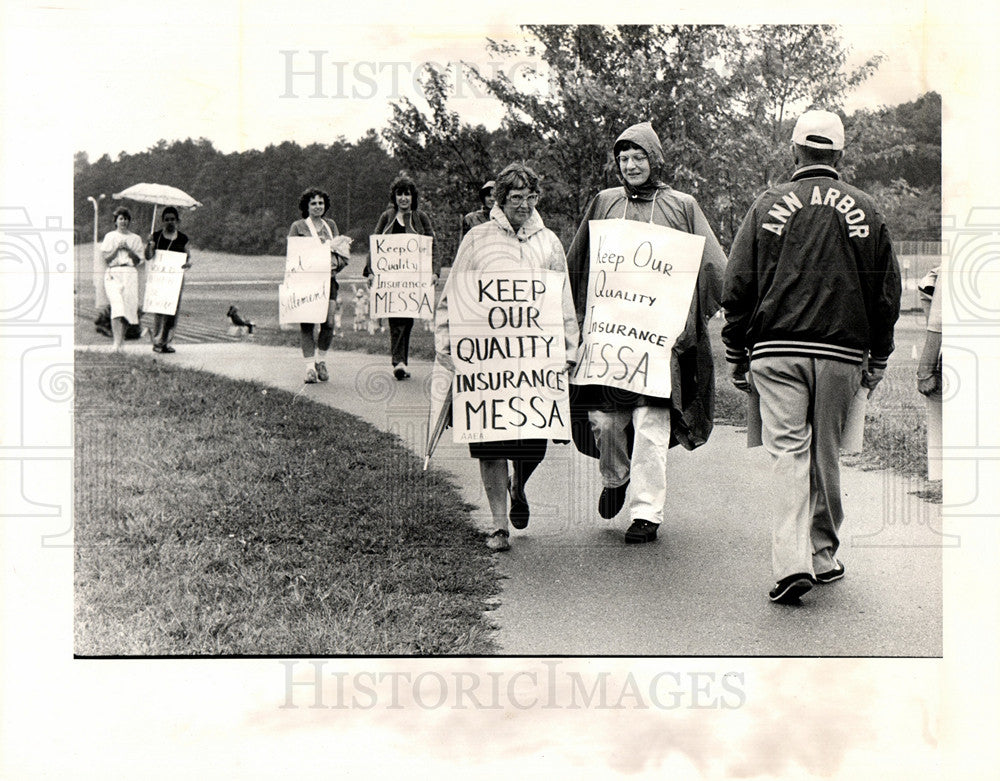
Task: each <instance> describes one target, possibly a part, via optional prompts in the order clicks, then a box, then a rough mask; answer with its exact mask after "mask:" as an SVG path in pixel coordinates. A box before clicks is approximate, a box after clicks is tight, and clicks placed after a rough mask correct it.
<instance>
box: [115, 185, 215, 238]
mask: <svg viewBox="0 0 1000 781" xmlns="http://www.w3.org/2000/svg"><path fill="white" fill-rule="evenodd" d="M111 197H112V198H117V199H118V200H121V199H126V200H130V201H138V202H139V203H151V204H153V224H152V226H151V227H150V229H149V230H150V232H152V231H153V228H155V227H156V209H157V207H159V206H180V207H182V208H184V209H193V208H194V207H196V206H201V203H199V202H198V201H196V200H195V199H194V198H192V197H191V196H190V195H188V194H187V193H186V192H184V191H183V190H181V189H179V188H177V187H171V186H170V185H167V184H153V183H151V182H140V183H139V184H133V185H132V186H131V187H126V188H125V189H124V190H122V191H121V192H120V193H114V194H113V195H112V196H111Z"/></svg>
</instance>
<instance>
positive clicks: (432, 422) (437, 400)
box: [424, 360, 455, 471]
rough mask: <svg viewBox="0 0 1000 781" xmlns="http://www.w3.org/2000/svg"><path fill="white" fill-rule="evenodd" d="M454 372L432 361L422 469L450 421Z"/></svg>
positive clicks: (427, 463) (425, 468)
mask: <svg viewBox="0 0 1000 781" xmlns="http://www.w3.org/2000/svg"><path fill="white" fill-rule="evenodd" d="M454 378H455V372H454V371H452V370H451V369H450V368H448V367H447V366H445V365H444V364H442V363H441V362H440V361H437V360H435V361H434V368H433V369H432V370H431V389H430V390H431V393H430V395H431V407H430V409H429V410H428V413H427V444H426V446H425V447H424V471H427V467H428V465H429V464H430V462H431V455H432V454H433V453H434V448H436V447H437V443H438V442H439V441H440V439H441V435H442V434H443V433H444V430H445V429H446V428H447V427H448V425H449V424H450V423H451V392H452V388H451V386H452V382H453V381H454Z"/></svg>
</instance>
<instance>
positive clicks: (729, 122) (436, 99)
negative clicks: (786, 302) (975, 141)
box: [74, 25, 941, 262]
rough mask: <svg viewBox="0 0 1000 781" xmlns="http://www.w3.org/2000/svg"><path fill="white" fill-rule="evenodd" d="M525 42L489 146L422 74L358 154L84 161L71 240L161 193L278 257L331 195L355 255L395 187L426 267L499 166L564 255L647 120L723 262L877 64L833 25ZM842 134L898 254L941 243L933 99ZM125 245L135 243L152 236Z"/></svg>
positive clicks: (242, 246)
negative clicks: (807, 139)
mask: <svg viewBox="0 0 1000 781" xmlns="http://www.w3.org/2000/svg"><path fill="white" fill-rule="evenodd" d="M523 31H524V33H525V41H526V42H524V43H518V44H512V43H509V42H496V41H490V42H489V43H488V46H489V50H490V53H491V55H493V56H494V57H496V58H498V59H507V60H512V59H514V58H517V59H518V60H519V61H521V62H525V61H527V62H534V63H536V64H537V65H536V66H535V67H534V69H528V70H527V71H525V70H524V69H523V68H522V69H521V74H522V77H523V78H521V79H519V80H518V82H517V83H514V82H512V81H511V80H510V79H509V78H507V77H506V76H505V75H504V73H503V71H502V69H501V70H500V71H498V72H496V73H492V72H491V73H490V74H489V75H479V74H474V78H475V79H476V80H477V83H478V85H479V87H480V88H481V89H482V90H483V91H484V92H485V93H487V94H489V95H491V96H492V97H494V98H496V99H497V100H499V101H500V102H501V103H502V104H503V105H504V106H505V107H506V115H505V117H504V119H503V121H502V122H501V125H500V127H499V128H497V129H496V130H488V129H487V128H485V127H484V126H482V125H470V124H469V123H467V122H464V121H463V120H462V119H461V117H460V116H459V115H458V114H457V112H455V111H453V110H451V109H450V108H449V105H448V102H449V98H450V96H451V90H452V85H451V84H450V83H449V80H448V76H447V73H446V72H445V71H434V70H430V71H428V72H427V74H426V77H425V81H424V84H423V94H424V97H425V99H426V104H427V105H426V107H421V106H418V105H416V104H415V103H414V102H412V101H410V100H408V99H405V98H404V99H402V100H399V101H397V102H396V103H394V104H393V107H392V117H391V118H390V120H389V122H388V124H387V126H386V127H385V128H384V129H383V130H382V132H381V133H377V132H376V131H375V130H369V131H368V133H367V134H365V135H364V136H363V137H362V138H360V139H359V140H357V141H354V142H349V141H347V140H346V139H344V138H338V139H336V140H335V141H333V142H332V143H331V144H311V145H308V146H305V147H302V146H300V145H298V144H296V143H294V142H291V141H286V142H284V143H281V144H278V145H272V146H269V147H267V148H266V149H264V150H263V151H258V150H249V151H245V152H238V153H230V154H224V153H221V152H219V151H218V150H216V149H214V147H213V146H212V144H211V142H210V141H208V140H206V139H199V140H197V141H194V140H191V139H188V140H186V141H176V142H173V143H167V142H166V141H160V142H159V143H158V144H156V145H155V146H153V147H152V148H150V149H149V150H147V151H145V152H142V153H139V154H132V155H127V154H124V153H123V154H121V155H119V157H118V159H117V160H112V159H111V158H110V157H109V156H107V155H105V156H103V157H101V158H100V159H98V160H96V161H94V162H90V161H89V160H88V159H87V156H86V155H85V154H83V153H78V154H77V156H76V160H75V167H74V193H75V196H74V197H75V208H76V212H75V214H76V223H77V229H78V231H80V235H82V236H89V235H90V232H91V230H92V228H91V225H92V214H93V212H92V209H91V207H90V205H89V203H88V202H87V196H88V195H94V196H96V195H97V194H98V193H108V194H110V193H112V192H116V191H118V190H121V189H124V188H125V187H127V186H129V185H131V184H134V183H136V182H139V181H156V182H160V183H163V184H170V185H174V186H177V187H180V188H181V189H183V190H185V191H187V192H189V193H190V194H191V195H193V196H194V197H195V198H197V199H198V200H199V201H201V202H202V203H203V204H204V205H203V206H202V207H201V208H198V209H196V210H194V211H192V212H190V213H185V214H184V217H183V222H184V229H185V231H187V232H189V233H190V234H191V235H192V236H193V237H195V239H194V240H195V243H196V244H197V246H199V247H203V248H206V249H215V250H220V251H227V252H233V253H239V254H283V253H284V238H285V235H286V234H287V230H288V226H289V224H290V223H291V222H292V221H293V220H294V219H296V218H298V216H299V214H298V208H297V203H298V196H299V193H300V192H301V191H302V190H303V189H304V188H305V187H307V186H310V185H314V184H315V185H317V186H320V187H323V188H324V189H327V190H328V191H329V192H330V195H331V197H332V201H333V204H332V209H331V212H330V216H332V217H333V219H334V220H336V222H337V224H338V226H339V227H340V229H341V231H342V232H344V233H347V234H349V235H351V236H352V237H354V238H355V240H356V241H357V240H360V241H361V244H360V246H364V245H365V243H366V238H365V237H366V236H367V235H368V233H369V232H370V231H371V230H372V229H373V228H374V226H375V223H376V221H377V219H378V215H379V214H380V213H381V211H382V210H383V209H384V208H385V207H386V206H387V196H388V188H389V184H390V182H391V181H392V179H393V178H394V177H395V176H396V175H397V174H398V173H399V172H400V170H406V171H407V172H408V173H410V174H411V175H412V176H413V178H414V179H415V180H416V182H417V185H418V187H419V189H420V192H421V203H420V205H421V208H424V209H426V210H427V212H428V213H429V214H430V216H431V218H432V220H433V221H434V225H435V229H436V232H437V240H436V251H437V252H439V253H442V256H443V257H445V258H447V257H448V256H450V255H453V253H454V251H455V249H456V248H457V244H458V241H459V240H460V228H459V225H460V218H461V215H462V214H464V213H465V212H467V211H469V210H471V209H473V208H476V207H477V206H478V201H477V195H476V194H477V190H478V188H479V186H480V185H481V184H482V183H483V182H484V181H486V180H488V179H491V178H493V177H494V176H495V175H496V172H497V171H498V170H499V169H500V168H501V167H502V166H503V165H505V164H506V163H508V162H511V161H512V160H525V161H527V162H529V163H530V164H531V165H533V166H534V167H535V168H536V170H538V171H539V173H540V174H542V176H543V201H542V202H541V203H540V204H539V211H540V212H541V213H542V215H543V217H544V219H545V221H546V224H548V225H549V226H550V227H551V228H553V229H554V230H555V231H556V232H557V233H558V234H559V235H560V237H561V238H562V239H563V240H564V241H565V242H568V241H569V240H570V239H571V238H572V234H573V232H574V230H575V228H576V226H577V223H578V221H579V218H580V215H581V214H582V213H583V211H584V209H585V207H586V204H587V201H588V200H589V198H590V197H591V196H592V195H593V194H594V193H595V192H596V191H597V190H599V189H601V188H602V187H607V186H613V185H615V184H617V183H618V182H617V179H616V177H615V169H614V162H613V160H612V159H611V155H610V150H611V145H612V144H613V142H614V139H615V138H616V137H617V136H618V134H619V133H620V132H621V131H622V130H623V129H624V128H625V127H627V126H628V125H631V124H634V123H635V122H640V121H643V120H650V121H652V123H653V127H654V128H655V129H656V130H657V132H658V134H659V135H660V138H661V141H662V142H663V147H664V153H665V156H666V171H667V172H668V174H669V175H670V177H671V178H670V182H669V183H670V184H671V185H672V186H674V187H676V188H677V189H679V190H684V191H686V192H689V193H691V194H693V195H695V197H697V199H698V201H699V203H700V204H701V205H702V207H703V209H704V210H705V212H706V214H707V216H708V218H709V220H710V221H711V223H712V225H713V227H714V229H715V231H716V233H717V235H718V236H719V239H720V241H721V242H722V243H723V246H725V247H728V245H729V243H730V242H731V240H732V237H733V235H734V233H735V231H736V228H737V227H738V226H739V223H740V220H741V219H742V217H743V215H744V214H745V213H746V211H747V209H748V208H749V206H750V204H751V203H752V202H753V199H754V198H755V197H756V196H757V195H758V194H759V193H760V192H761V191H762V190H763V189H764V188H765V187H767V186H768V185H769V184H771V183H774V182H777V181H781V180H783V179H786V178H787V177H788V175H789V174H790V173H791V171H792V168H793V162H792V157H791V153H790V150H789V138H790V136H791V128H792V125H793V124H794V121H795V118H796V117H797V115H798V113H800V112H801V111H802V110H804V109H805V108H808V107H811V106H815V107H824V108H831V109H834V110H841V113H842V114H843V111H842V107H843V104H844V100H845V99H846V98H847V97H848V95H849V94H850V93H851V91H852V90H854V89H855V88H857V87H858V86H859V85H860V84H862V83H863V82H864V81H865V79H867V78H868V77H869V76H870V75H871V74H872V73H874V71H875V70H876V69H877V68H878V66H879V63H880V60H879V58H878V57H875V58H872V59H870V60H868V61H867V62H865V63H863V64H861V65H860V66H858V67H857V68H854V69H853V70H851V69H847V68H846V67H845V63H846V62H847V56H848V51H847V49H846V47H845V46H844V44H843V42H842V40H841V38H840V36H839V33H838V30H837V28H836V27H834V26H822V25H800V26H796V25H786V26H780V27H776V26H757V27H742V28H737V27H723V26H654V27H650V26H628V25H621V26H616V27H597V26H590V25H560V26H553V25H547V26H527V27H525V28H524V30H523ZM845 128H846V132H847V152H846V154H845V161H844V162H845V164H844V166H843V169H842V170H843V173H844V175H845V178H846V179H847V180H848V181H851V182H852V183H854V184H856V185H858V186H859V187H861V188H862V189H865V190H867V191H869V192H870V193H871V194H872V195H873V196H874V197H875V198H876V199H877V201H878V202H879V203H880V204H882V205H883V208H884V209H885V211H886V216H887V220H888V224H889V226H890V230H891V231H892V234H893V237H894V238H895V239H897V240H901V239H911V240H929V241H934V240H939V238H940V208H941V207H940V198H941V98H940V96H939V95H937V94H936V93H933V92H929V93H927V94H925V95H923V96H921V97H920V98H918V99H917V100H916V101H913V102H911V103H906V104H902V105H899V106H894V107H883V108H879V109H872V110H863V111H856V112H854V113H853V114H850V115H847V116H846V117H845ZM102 208H103V209H104V210H105V212H106V214H105V217H104V220H103V222H102V231H101V232H103V231H105V230H109V229H110V227H111V225H110V215H109V212H110V209H108V208H107V207H106V206H104V205H102ZM148 211H151V207H147V209H146V212H148ZM145 219H146V220H147V221H148V219H149V217H148V214H147V216H146V217H145ZM134 228H135V229H137V230H139V231H140V232H145V231H146V230H147V228H148V222H147V223H146V224H143V223H142V222H141V221H137V222H136V223H135V225H134ZM356 246H357V245H356ZM446 262H447V261H446Z"/></svg>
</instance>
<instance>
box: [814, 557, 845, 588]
mask: <svg viewBox="0 0 1000 781" xmlns="http://www.w3.org/2000/svg"><path fill="white" fill-rule="evenodd" d="M836 561H837V566H836V567H834V568H833V569H831V570H827V571H826V572H817V573H816V582H817V583H824V584H825V583H833V582H834V581H835V580H840V579H841V578H842V577H844V572H845V570H844V565H843V564H842V563H841V561H840V559H837V560H836Z"/></svg>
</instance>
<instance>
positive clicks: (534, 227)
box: [490, 203, 545, 239]
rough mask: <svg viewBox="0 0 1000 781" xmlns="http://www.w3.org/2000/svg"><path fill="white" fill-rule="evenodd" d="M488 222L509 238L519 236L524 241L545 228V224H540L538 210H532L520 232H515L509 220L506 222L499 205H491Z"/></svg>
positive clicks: (540, 219)
mask: <svg viewBox="0 0 1000 781" xmlns="http://www.w3.org/2000/svg"><path fill="white" fill-rule="evenodd" d="M490 220H491V221H493V222H495V223H496V224H497V225H499V226H500V228H501V230H503V231H505V232H506V233H509V234H510V235H511V236H518V235H520V236H521V237H522V238H525V239H527V238H529V237H531V236H533V235H534V234H536V233H538V231H540V230H542V229H543V228H544V227H545V223H544V222H542V216H541V215H540V214H539V213H538V209H532V211H531V214H530V215H529V217H528V219H526V220H525V221H524V224H523V225H522V226H521V228H520V230H519V231H515V230H514V226H513V225H511V224H510V220H508V219H507V215H506V214H504V213H503V209H501V208H500V204H499V203H495V204H493V208H492V209H490Z"/></svg>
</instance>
